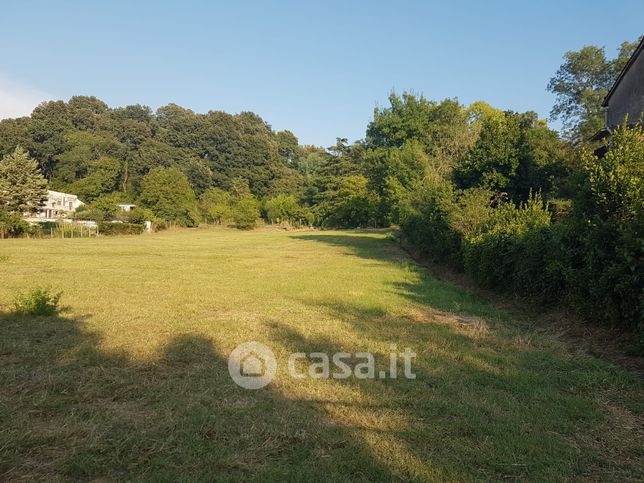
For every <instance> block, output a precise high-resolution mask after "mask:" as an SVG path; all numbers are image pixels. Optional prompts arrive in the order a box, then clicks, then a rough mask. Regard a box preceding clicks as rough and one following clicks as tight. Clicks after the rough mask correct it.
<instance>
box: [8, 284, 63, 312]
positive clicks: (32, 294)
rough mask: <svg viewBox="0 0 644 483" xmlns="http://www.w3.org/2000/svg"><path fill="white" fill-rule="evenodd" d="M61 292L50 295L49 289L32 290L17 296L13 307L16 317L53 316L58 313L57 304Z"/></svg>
mask: <svg viewBox="0 0 644 483" xmlns="http://www.w3.org/2000/svg"><path fill="white" fill-rule="evenodd" d="M61 295H62V292H58V293H52V292H51V290H50V289H49V288H33V289H31V290H30V291H28V292H26V293H23V294H18V295H17V296H16V298H15V300H14V307H15V310H16V314H18V315H29V316H36V315H54V314H56V312H58V303H59V301H60V297H61Z"/></svg>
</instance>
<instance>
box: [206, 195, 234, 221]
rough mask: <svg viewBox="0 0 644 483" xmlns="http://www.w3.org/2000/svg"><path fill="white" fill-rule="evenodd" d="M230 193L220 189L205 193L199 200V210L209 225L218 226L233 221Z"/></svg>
mask: <svg viewBox="0 0 644 483" xmlns="http://www.w3.org/2000/svg"><path fill="white" fill-rule="evenodd" d="M230 205H231V197H230V193H227V192H226V191H224V190H221V189H219V188H211V189H209V190H207V191H205V192H204V193H203V194H202V195H201V197H200V198H199V210H200V211H201V215H202V216H203V218H204V219H205V220H206V222H207V223H216V224H218V225H220V224H222V223H226V222H228V221H231V220H232V210H231V206H230Z"/></svg>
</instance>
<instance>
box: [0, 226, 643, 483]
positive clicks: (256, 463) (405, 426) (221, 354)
mask: <svg viewBox="0 0 644 483" xmlns="http://www.w3.org/2000/svg"><path fill="white" fill-rule="evenodd" d="M2 257H6V261H5V262H4V263H3V264H2V272H3V284H1V285H0V304H3V305H5V306H9V301H11V300H12V297H13V295H14V294H15V293H16V292H18V291H21V290H24V289H25V288H26V287H33V286H44V285H47V286H50V287H52V288H53V289H55V290H62V291H63V292H64V294H65V304H66V305H67V306H69V309H68V310H67V311H66V312H65V314H64V316H63V315H59V316H56V315H53V316H50V317H15V316H13V315H11V314H9V313H7V314H6V315H5V316H3V317H2V319H1V320H0V330H1V331H2V337H0V377H1V380H2V384H1V387H0V479H5V480H17V479H27V480H32V479H41V480H48V481H50V480H51V481H55V480H83V481H87V480H93V479H98V480H103V481H114V480H137V481H186V480H191V481H192V480H223V481H239V480H262V481H273V480H290V481H296V480H297V481H301V480H311V481H322V480H324V481H348V480H355V481H391V480H406V481H428V480H429V481H432V480H435V481H444V480H490V481H498V480H500V479H515V480H524V479H528V480H541V481H546V480H547V481H550V480H571V479H575V480H577V479H589V480H613V481H614V480H629V479H630V480H638V479H642V478H644V471H643V468H642V463H641V462H642V461H643V456H644V455H643V454H642V447H643V446H644V445H642V433H641V429H640V430H638V428H641V427H642V415H641V413H640V412H639V411H641V401H642V396H643V394H644V392H643V391H642V389H643V387H642V381H641V379H639V378H638V377H636V376H634V375H631V374H629V373H627V372H625V371H623V370H621V369H619V368H617V367H615V366H613V365H611V364H609V363H607V362H605V361H602V360H599V359H596V358H594V357H592V356H589V355H587V354H583V353H578V352H576V351H574V350H571V349H570V348H568V347H567V346H566V345H565V344H564V343H563V342H562V341H561V340H559V339H558V338H556V337H554V336H552V335H548V334H545V333H543V331H539V330H538V328H537V327H534V326H532V325H531V324H530V323H529V321H526V320H517V319H516V318H515V316H513V315H512V314H509V313H506V312H503V311H500V310H498V309H496V308H495V306H494V305H493V304H492V303H490V302H488V301H486V300H484V299H481V298H479V297H477V296H475V295H473V294H471V293H469V292H468V291H466V290H464V289H462V288H459V287H455V286H453V285H450V284H448V283H444V282H441V281H438V280H436V279H435V278H433V277H432V276H431V275H429V274H428V273H427V272H426V271H425V270H424V269H422V268H421V267H419V266H417V265H416V264H415V263H413V262H412V261H410V259H409V258H408V257H407V256H406V255H405V254H404V253H403V252H402V251H401V250H399V249H398V247H397V246H396V244H395V243H394V242H393V241H392V240H391V239H390V238H389V237H388V236H387V233H385V232H381V231H373V232H370V231H323V232H313V231H312V232H290V233H289V232H277V231H254V232H242V231H238V230H227V229H198V230H184V231H170V232H162V233H157V234H154V235H149V236H140V237H122V238H119V237H114V238H99V239H96V238H84V239H66V240H60V239H51V240H5V241H3V242H2V243H1V244H0V258H2ZM251 340H256V341H259V342H262V343H264V344H266V345H268V346H269V347H271V348H272V349H273V351H274V352H275V354H276V356H277V358H278V364H279V365H278V372H277V376H276V378H275V379H274V381H273V382H272V383H271V384H270V385H269V386H267V387H266V388H265V389H262V390H258V391H248V390H245V389H242V388H240V387H238V386H236V385H235V384H234V383H233V381H232V380H231V379H230V377H229V375H228V369H227V358H228V354H229V353H230V352H231V350H232V349H233V348H234V347H235V346H237V345H238V344H240V343H242V342H246V341H251ZM391 344H396V345H397V347H398V348H400V349H401V350H402V348H404V347H410V348H412V349H413V350H414V351H415V352H416V353H417V354H418V356H417V358H416V360H415V362H414V364H413V368H414V370H415V372H416V374H417V378H416V379H415V380H407V379H404V378H398V379H383V380H359V379H354V378H351V379H346V380H313V379H293V378H290V377H289V376H288V374H287V372H286V360H287V358H288V355H289V354H290V353H292V352H294V351H297V352H307V353H309V352H313V351H322V352H328V353H333V352H336V351H345V352H350V353H356V352H361V351H369V352H372V353H374V354H375V355H376V358H377V360H378V361H379V362H378V363H379V364H381V363H382V361H384V360H385V359H384V358H386V357H387V354H388V353H389V350H390V345H391Z"/></svg>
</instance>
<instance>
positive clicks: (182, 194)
mask: <svg viewBox="0 0 644 483" xmlns="http://www.w3.org/2000/svg"><path fill="white" fill-rule="evenodd" d="M139 200H140V202H141V204H142V205H143V206H144V207H145V208H149V209H150V210H152V212H153V213H154V214H155V215H156V216H157V217H159V218H161V219H163V220H166V221H170V222H175V223H177V224H179V225H182V226H196V225H198V224H199V212H198V210H197V201H196V197H195V193H194V191H193V190H192V188H191V187H190V183H189V182H188V178H187V177H186V175H185V174H183V173H182V172H181V171H180V170H179V169H177V168H154V169H153V170H151V171H150V172H149V173H148V174H146V175H145V177H144V178H143V189H142V191H141V196H140V198H139Z"/></svg>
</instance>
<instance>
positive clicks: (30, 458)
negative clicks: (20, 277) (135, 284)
mask: <svg viewBox="0 0 644 483" xmlns="http://www.w3.org/2000/svg"><path fill="white" fill-rule="evenodd" d="M89 317H90V315H87V316H85V317H78V318H76V319H73V318H66V317H60V316H55V317H35V318H34V317H15V316H10V315H4V316H1V317H0V327H1V329H2V332H3V337H2V341H1V342H0V367H1V369H0V372H1V376H2V377H1V380H2V381H3V388H2V390H1V392H0V394H1V395H2V398H1V399H0V401H1V403H0V422H1V426H2V431H1V432H0V461H1V463H0V479H3V480H16V479H30V480H34V479H42V480H57V479H62V480H82V481H88V480H93V479H104V480H106V481H112V480H132V479H135V480H150V481H179V480H191V481H192V480H197V481H201V480H204V481H205V480H208V481H212V480H229V481H240V480H249V479H251V480H298V481H299V480H307V479H311V480H319V479H320V475H326V476H328V478H329V479H331V480H338V481H339V480H357V481H373V480H390V479H391V474H390V472H389V470H388V468H387V467H386V466H383V465H381V464H379V463H378V462H377V461H376V460H374V459H373V457H372V455H371V453H370V452H369V451H368V449H366V448H364V447H362V446H361V445H360V444H356V443H355V442H353V441H351V438H350V435H349V433H348V432H347V431H346V429H345V428H342V427H341V426H338V425H334V424H330V423H329V421H328V420H326V419H325V418H324V415H323V414H320V412H319V410H318V407H317V406H316V405H315V404H313V403H311V402H308V401H298V400H294V399H289V398H287V397H285V395H284V394H283V392H282V391H280V390H278V389H277V388H276V387H274V386H273V385H269V386H268V387H267V388H264V389H262V390H258V391H251V390H247V389H243V388H241V387H239V386H237V385H236V384H235V383H234V382H233V381H232V379H231V378H230V376H229V373H228V366H227V356H228V354H226V353H223V352H222V351H221V350H220V349H219V348H218V347H217V344H216V343H215V341H213V340H211V339H209V338H206V337H204V336H201V335H191V334H184V335H179V336H176V337H174V338H172V339H171V340H170V341H169V343H168V344H167V345H166V346H165V348H164V349H163V351H162V352H161V353H160V354H159V355H158V357H154V358H152V359H149V360H137V359H135V358H133V357H132V356H131V355H129V354H128V353H126V352H125V351H114V350H109V349H106V348H104V347H103V344H102V342H103V341H102V338H101V336H100V335H99V334H98V333H96V332H92V331H89V330H88V329H87V325H86V323H85V321H86V319H87V318H89ZM348 455H350V457H348Z"/></svg>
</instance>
